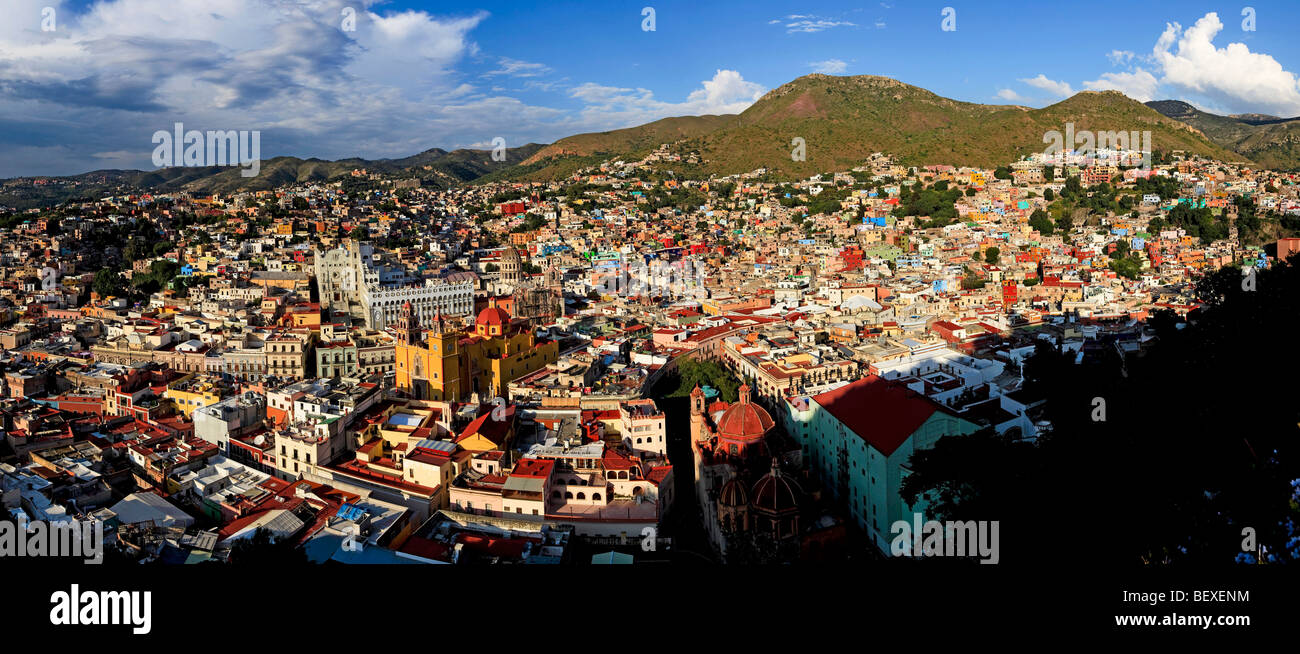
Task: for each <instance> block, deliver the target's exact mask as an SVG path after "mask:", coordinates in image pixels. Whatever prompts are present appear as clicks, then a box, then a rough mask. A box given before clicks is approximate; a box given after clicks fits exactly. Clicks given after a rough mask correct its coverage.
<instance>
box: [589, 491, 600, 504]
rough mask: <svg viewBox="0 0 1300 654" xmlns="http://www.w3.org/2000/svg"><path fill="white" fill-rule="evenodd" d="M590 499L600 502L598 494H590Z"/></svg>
mask: <svg viewBox="0 0 1300 654" xmlns="http://www.w3.org/2000/svg"><path fill="white" fill-rule="evenodd" d="M591 499H593V500H596V501H598V502H599V501H600V493H592V494H591Z"/></svg>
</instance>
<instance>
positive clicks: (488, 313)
mask: <svg viewBox="0 0 1300 654" xmlns="http://www.w3.org/2000/svg"><path fill="white" fill-rule="evenodd" d="M474 322H475V323H476V324H479V325H493V326H500V325H508V324H510V314H508V313H506V311H505V309H502V308H500V307H488V308H486V309H484V310H482V311H480V312H478V318H477V319H476V320H475V321H474Z"/></svg>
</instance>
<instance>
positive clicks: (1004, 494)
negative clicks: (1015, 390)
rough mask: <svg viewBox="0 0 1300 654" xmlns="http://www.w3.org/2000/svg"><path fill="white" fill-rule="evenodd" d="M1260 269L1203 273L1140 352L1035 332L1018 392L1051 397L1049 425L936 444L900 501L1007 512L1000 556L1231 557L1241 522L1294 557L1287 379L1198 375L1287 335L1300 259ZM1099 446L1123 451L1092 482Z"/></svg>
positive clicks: (1224, 368) (1296, 411)
mask: <svg viewBox="0 0 1300 654" xmlns="http://www.w3.org/2000/svg"><path fill="white" fill-rule="evenodd" d="M1256 275H1257V279H1256V283H1255V284H1254V285H1253V286H1251V287H1250V288H1249V290H1247V289H1243V288H1242V283H1241V273H1240V271H1238V270H1236V269H1234V268H1231V267H1226V268H1223V269H1220V270H1219V271H1217V272H1215V273H1213V274H1210V275H1207V276H1205V277H1204V278H1202V279H1201V281H1200V282H1199V283H1198V284H1197V287H1196V291H1195V293H1196V296H1197V299H1199V300H1200V301H1201V302H1202V303H1204V305H1203V306H1202V307H1201V308H1199V309H1197V310H1196V311H1194V312H1193V313H1192V314H1190V316H1189V318H1190V320H1182V319H1180V318H1177V317H1176V316H1173V315H1169V314H1161V315H1160V316H1159V317H1157V316H1156V315H1153V316H1152V326H1153V328H1154V329H1155V330H1156V333H1157V338H1156V340H1155V341H1154V342H1152V343H1150V344H1148V345H1147V346H1146V347H1145V348H1144V351H1143V353H1142V355H1141V356H1135V355H1129V356H1127V357H1125V356H1124V355H1121V354H1119V353H1118V352H1117V351H1116V350H1115V349H1114V348H1099V349H1097V350H1095V351H1092V352H1087V353H1085V354H1084V356H1082V357H1080V356H1079V354H1078V353H1076V352H1074V351H1060V350H1058V349H1057V348H1056V347H1055V346H1053V345H1051V344H1048V343H1045V342H1042V341H1040V342H1039V343H1038V344H1037V350H1036V352H1035V353H1034V355H1033V356H1032V357H1030V358H1029V359H1028V361H1027V362H1026V365H1025V366H1024V376H1025V385H1024V387H1023V391H1022V393H1023V394H1025V395H1026V396H1028V397H1034V398H1037V399H1040V400H1041V401H1042V402H1043V405H1042V406H1043V411H1044V413H1043V414H1042V416H1041V417H1042V419H1043V420H1045V421H1047V422H1048V423H1050V425H1051V429H1050V430H1049V431H1047V432H1044V433H1042V434H1041V435H1040V436H1039V437H1038V440H1037V442H1036V443H1035V444H1033V445H1032V446H1023V445H1019V444H1015V443H1007V442H998V441H997V440H996V439H995V438H994V437H992V436H990V435H987V434H984V435H979V434H972V435H969V436H949V437H946V438H944V439H941V440H940V441H939V442H938V443H936V445H935V447H934V448H932V449H931V450H929V451H918V452H917V454H915V455H913V457H912V460H911V465H910V467H911V469H912V475H911V476H909V478H908V479H906V480H904V482H903V491H904V492H903V495H904V497H903V499H905V500H907V499H908V498H918V497H920V494H922V493H933V499H932V500H931V501H932V502H933V504H932V505H931V506H932V507H937V510H935V514H936V518H938V519H945V520H951V519H956V520H966V519H990V520H999V521H1000V524H1001V525H1002V528H1003V533H1002V535H1001V544H1002V545H1001V562H1002V564H1003V565H1004V566H1007V565H1009V566H1016V565H1025V566H1041V565H1046V564H1050V563H1052V562H1058V563H1059V562H1060V561H1084V560H1087V561H1091V562H1092V564H1093V565H1095V566H1097V567H1098V568H1109V567H1112V566H1124V567H1127V568H1129V569H1132V568H1134V567H1136V566H1140V565H1142V564H1144V563H1145V564H1153V563H1154V564H1174V563H1177V564H1186V565H1197V564H1200V565H1222V564H1228V563H1231V562H1232V561H1233V560H1234V559H1235V558H1237V557H1238V555H1240V554H1241V553H1242V548H1241V546H1242V540H1241V539H1242V529H1243V527H1251V528H1253V529H1255V530H1256V532H1257V533H1256V536H1257V542H1259V543H1261V544H1263V545H1264V546H1265V547H1266V548H1267V551H1269V552H1271V553H1273V556H1274V557H1275V558H1274V561H1276V562H1282V561H1297V560H1300V547H1298V546H1297V545H1298V544H1300V541H1297V540H1296V539H1297V538H1298V537H1300V534H1298V533H1297V531H1296V527H1295V525H1297V524H1300V509H1298V508H1297V506H1298V505H1297V501H1298V499H1300V498H1297V497H1296V496H1297V492H1296V489H1295V487H1293V486H1292V483H1291V480H1294V479H1297V478H1300V428H1298V423H1300V405H1297V404H1296V402H1295V401H1294V398H1293V397H1291V396H1292V395H1293V394H1294V390H1293V387H1290V386H1288V385H1287V384H1206V383H1205V381H1204V374H1203V371H1205V370H1215V371H1216V374H1218V375H1220V376H1221V377H1222V378H1224V379H1242V378H1250V376H1251V375H1252V374H1254V373H1257V371H1258V365H1259V358H1258V357H1259V353H1260V352H1270V351H1285V349H1286V348H1288V347H1289V346H1290V344H1291V343H1292V342H1293V340H1294V325H1295V321H1296V319H1297V314H1296V306H1295V304H1294V302H1291V301H1289V300H1288V298H1294V297H1295V296H1296V295H1297V294H1300V269H1297V268H1296V267H1295V266H1290V265H1278V266H1275V267H1273V268H1269V269H1267V270H1261V271H1259V272H1257V273H1256ZM1176 324H1181V327H1182V328H1181V329H1178V328H1175V325H1176ZM1099 401H1100V404H1099ZM1098 406H1102V407H1104V415H1101V416H1100V418H1101V419H1099V418H1098V413H1097V407H1098ZM962 439H973V440H968V441H967V442H964V443H958V442H956V441H959V440H962ZM945 441H952V442H945ZM1099 446H1101V447H1104V448H1105V449H1107V450H1110V451H1114V452H1122V456H1116V457H1108V458H1107V459H1106V463H1105V466H1106V480H1107V481H1106V483H1101V484H1098V483H1089V480H1090V479H1095V478H1096V465H1097V461H1098V459H1097V458H1096V455H1097V453H1098V449H1097V448H1098V447H1099ZM1067 515H1068V516H1071V519H1070V520H1060V519H1059V517H1060V516H1067ZM1080 524H1105V525H1107V530H1108V531H1109V532H1110V533H1116V534H1124V537H1123V538H1115V539H1108V540H1107V543H1106V546H1105V547H1097V544H1096V541H1095V540H1092V539H1087V538H1083V539H1081V538H1078V537H1077V530H1078V525H1080ZM1017 534H1019V535H1017ZM1046 543H1051V546H1050V547H1045V546H1044V544H1046Z"/></svg>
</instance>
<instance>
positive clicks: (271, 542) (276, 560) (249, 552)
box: [230, 527, 308, 567]
mask: <svg viewBox="0 0 1300 654" xmlns="http://www.w3.org/2000/svg"><path fill="white" fill-rule="evenodd" d="M230 562H231V563H232V564H236V565H242V566H258V567H262V566H268V567H269V566H277V567H278V566H294V565H303V564H306V563H307V562H308V560H307V553H306V552H304V551H303V550H302V549H299V548H298V547H296V546H295V545H294V544H293V541H292V540H290V539H287V538H283V539H277V538H275V536H273V535H272V534H271V532H270V531H268V530H267V529H266V528H265V527H258V528H257V531H255V532H253V535H252V536H251V537H248V538H242V539H240V540H237V541H235V544H234V545H233V546H232V547H231V548H230Z"/></svg>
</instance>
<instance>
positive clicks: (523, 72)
mask: <svg viewBox="0 0 1300 654" xmlns="http://www.w3.org/2000/svg"><path fill="white" fill-rule="evenodd" d="M498 64H499V65H500V66H501V67H500V68H498V69H497V70H494V71H491V72H487V73H484V74H483V75H484V76H485V77H488V76H492V75H509V76H511V77H537V76H539V75H545V74H547V73H549V72H551V68H550V66H547V65H545V64H537V63H532V62H528V61H520V60H518V59H511V58H510V57H501V59H500V60H499V61H498Z"/></svg>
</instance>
